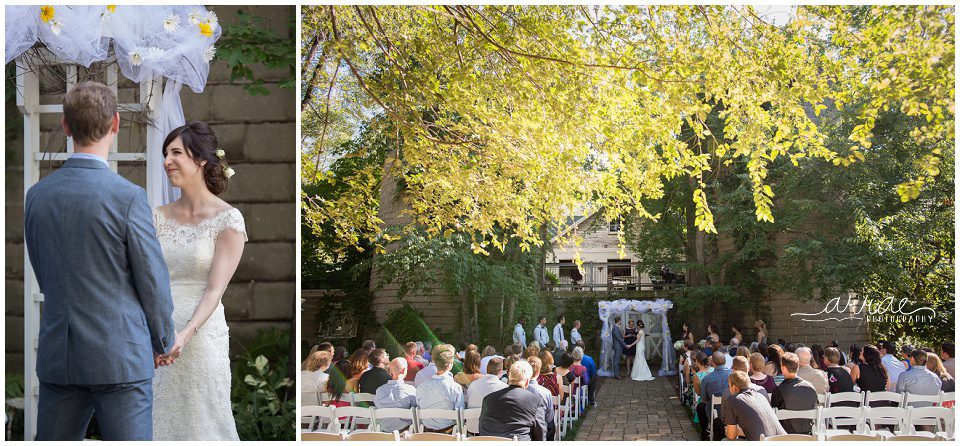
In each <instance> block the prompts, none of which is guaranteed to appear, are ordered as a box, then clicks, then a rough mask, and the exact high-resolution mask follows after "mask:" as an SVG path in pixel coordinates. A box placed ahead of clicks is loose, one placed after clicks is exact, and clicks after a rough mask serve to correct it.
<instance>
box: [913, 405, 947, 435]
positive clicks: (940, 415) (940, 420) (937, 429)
mask: <svg viewBox="0 0 960 446" xmlns="http://www.w3.org/2000/svg"><path fill="white" fill-rule="evenodd" d="M955 416H956V410H955V409H953V408H950V409H948V408H946V407H910V408H908V409H907V432H905V433H907V434H910V435H920V436H925V437H930V438H933V437H943V438H944V439H947V440H953V439H954V433H955V431H954V429H955V427H954V417H955ZM917 426H930V427H932V428H933V431H932V432H930V431H926V430H920V431H918V430H917V428H916V427H917Z"/></svg>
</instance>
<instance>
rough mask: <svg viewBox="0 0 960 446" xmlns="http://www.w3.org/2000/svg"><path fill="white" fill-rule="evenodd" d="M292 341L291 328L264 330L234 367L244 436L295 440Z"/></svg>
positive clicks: (235, 406) (237, 417)
mask: <svg viewBox="0 0 960 446" xmlns="http://www.w3.org/2000/svg"><path fill="white" fill-rule="evenodd" d="M289 342H290V333H289V332H284V331H281V330H276V329H272V330H264V331H261V332H260V333H258V334H257V337H256V338H255V339H254V340H253V341H252V342H251V343H250V344H248V345H247V346H245V347H246V351H245V352H244V354H243V355H242V357H241V364H240V365H238V366H236V367H234V371H233V389H232V390H231V394H230V400H231V401H232V405H233V416H234V419H235V421H236V424H237V432H238V434H239V435H240V439H241V440H244V441H246V440H252V441H292V440H295V435H296V408H297V402H296V396H295V395H296V382H294V380H293V379H291V378H290V377H289V376H287V359H288V348H289ZM268 358H269V359H268Z"/></svg>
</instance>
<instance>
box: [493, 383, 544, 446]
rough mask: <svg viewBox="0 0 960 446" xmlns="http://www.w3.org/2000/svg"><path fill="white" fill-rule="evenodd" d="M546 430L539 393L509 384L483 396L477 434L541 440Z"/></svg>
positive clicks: (521, 439)
mask: <svg viewBox="0 0 960 446" xmlns="http://www.w3.org/2000/svg"><path fill="white" fill-rule="evenodd" d="M546 432H547V425H546V407H545V406H544V404H543V399H542V398H541V397H540V396H539V395H536V394H534V393H533V392H530V391H529V390H527V389H524V388H522V387H520V386H517V385H511V386H510V387H507V388H505V389H502V390H497V391H495V392H492V393H490V394H489V395H487V396H486V397H484V398H483V406H482V408H481V409H480V435H491V436H494V437H503V438H511V439H512V438H513V437H514V436H516V437H517V438H518V439H519V440H520V441H530V440H535V441H541V440H544V436H545V435H546Z"/></svg>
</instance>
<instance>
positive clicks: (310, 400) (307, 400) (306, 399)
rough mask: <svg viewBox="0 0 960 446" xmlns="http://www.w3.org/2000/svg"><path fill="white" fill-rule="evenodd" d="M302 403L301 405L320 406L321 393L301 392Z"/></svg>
mask: <svg viewBox="0 0 960 446" xmlns="http://www.w3.org/2000/svg"><path fill="white" fill-rule="evenodd" d="M300 405H301V406H319V405H320V394H318V393H317V392H314V391H312V390H311V391H306V392H300Z"/></svg>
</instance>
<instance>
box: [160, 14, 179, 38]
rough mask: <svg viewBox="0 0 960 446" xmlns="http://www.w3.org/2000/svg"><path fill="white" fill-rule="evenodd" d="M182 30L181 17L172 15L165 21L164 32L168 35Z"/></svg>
mask: <svg viewBox="0 0 960 446" xmlns="http://www.w3.org/2000/svg"><path fill="white" fill-rule="evenodd" d="M179 29H180V16H178V15H176V14H170V16H169V17H167V18H165V19H163V30H164V31H166V32H168V33H174V32H177V30H179Z"/></svg>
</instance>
